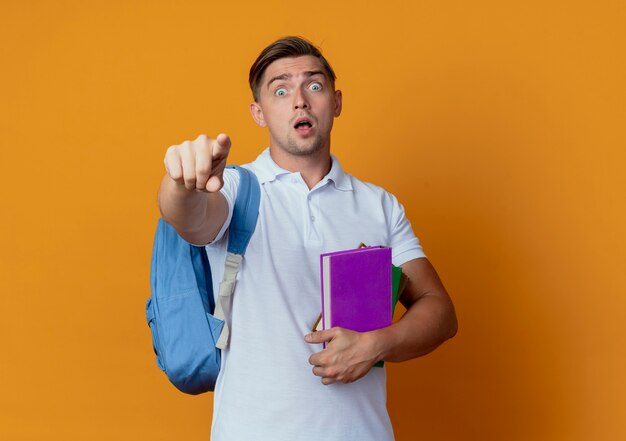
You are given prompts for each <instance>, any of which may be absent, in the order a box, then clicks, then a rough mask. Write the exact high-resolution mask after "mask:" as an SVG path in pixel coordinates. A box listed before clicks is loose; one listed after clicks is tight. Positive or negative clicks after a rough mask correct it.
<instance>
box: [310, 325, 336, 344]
mask: <svg viewBox="0 0 626 441" xmlns="http://www.w3.org/2000/svg"><path fill="white" fill-rule="evenodd" d="M334 336H335V329H334V328H330V329H324V330H323V331H315V332H311V333H310V334H307V335H305V336H304V341H305V342H307V343H311V344H315V343H324V342H328V341H331V340H332V339H333V337H334Z"/></svg>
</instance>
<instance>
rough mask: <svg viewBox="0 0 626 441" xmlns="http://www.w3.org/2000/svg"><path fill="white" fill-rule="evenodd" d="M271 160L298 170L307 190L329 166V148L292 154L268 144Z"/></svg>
mask: <svg viewBox="0 0 626 441" xmlns="http://www.w3.org/2000/svg"><path fill="white" fill-rule="evenodd" d="M270 155H271V156H272V160H273V161H274V162H275V163H276V164H277V165H278V166H279V167H280V168H284V169H285V170H288V171H290V172H292V173H295V172H299V173H300V175H301V176H302V179H304V182H305V183H306V185H307V187H309V190H310V189H312V188H313V187H315V186H316V185H317V184H318V182H320V181H321V180H322V179H323V178H324V176H326V175H327V174H328V172H329V171H330V167H331V160H330V149H328V148H325V149H322V150H320V151H319V152H316V153H313V154H310V155H303V156H299V155H293V154H290V153H287V152H285V151H283V150H282V149H280V148H274V147H272V146H271V145H270Z"/></svg>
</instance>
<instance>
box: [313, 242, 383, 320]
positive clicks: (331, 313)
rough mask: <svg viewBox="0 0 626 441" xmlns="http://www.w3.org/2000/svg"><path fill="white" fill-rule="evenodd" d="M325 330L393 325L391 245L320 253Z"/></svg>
mask: <svg viewBox="0 0 626 441" xmlns="http://www.w3.org/2000/svg"><path fill="white" fill-rule="evenodd" d="M320 266H321V274H322V276H321V282H322V323H323V329H329V328H332V327H334V326H340V327H342V328H346V329H351V330H353V331H359V332H365V331H372V330H374V329H379V328H384V327H385V326H389V325H391V321H392V314H391V299H392V295H391V290H392V282H391V248H387V247H367V248H357V249H354V250H346V251H338V252H335V253H327V254H322V255H321V256H320Z"/></svg>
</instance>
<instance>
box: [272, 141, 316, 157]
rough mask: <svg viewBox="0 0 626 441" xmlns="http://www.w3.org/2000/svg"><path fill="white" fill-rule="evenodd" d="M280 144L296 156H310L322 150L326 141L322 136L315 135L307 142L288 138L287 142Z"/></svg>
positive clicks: (283, 148)
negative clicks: (298, 141)
mask: <svg viewBox="0 0 626 441" xmlns="http://www.w3.org/2000/svg"><path fill="white" fill-rule="evenodd" d="M279 146H280V148H281V149H282V150H284V151H286V152H287V153H290V154H292V155H295V156H310V155H314V154H316V153H319V152H320V151H322V150H323V149H324V142H323V141H322V139H321V138H320V137H315V138H314V139H311V140H310V142H308V143H306V144H304V143H297V142H295V140H288V141H287V143H286V144H280V145H279Z"/></svg>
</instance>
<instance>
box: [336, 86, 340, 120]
mask: <svg viewBox="0 0 626 441" xmlns="http://www.w3.org/2000/svg"><path fill="white" fill-rule="evenodd" d="M341 100H342V95H341V90H335V118H336V117H338V116H339V115H341Z"/></svg>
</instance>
